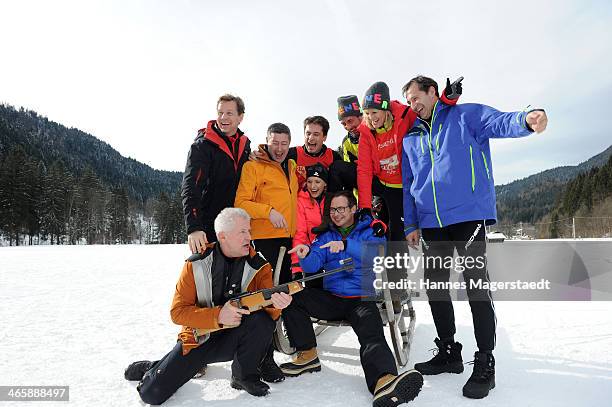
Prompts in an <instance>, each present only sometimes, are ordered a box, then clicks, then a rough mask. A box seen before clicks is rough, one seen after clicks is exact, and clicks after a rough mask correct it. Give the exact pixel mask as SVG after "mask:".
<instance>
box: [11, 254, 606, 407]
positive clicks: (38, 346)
mask: <svg viewBox="0 0 612 407" xmlns="http://www.w3.org/2000/svg"><path fill="white" fill-rule="evenodd" d="M187 255H188V253H187V247H186V245H167V246H166V245H149V246H140V245H137V246H55V247H51V246H34V247H10V248H0V303H1V304H2V306H1V307H0V320H1V321H2V324H1V325H0V338H1V340H0V378H1V379H0V385H69V386H70V405H73V406H105V407H108V406H118V407H125V406H142V405H143V404H142V402H141V401H140V399H139V397H138V394H137V392H136V383H134V382H126V381H125V380H124V379H123V370H124V368H125V367H126V366H127V365H128V364H129V363H130V362H131V361H135V360H141V359H149V358H159V357H161V356H163V354H164V353H165V352H167V351H169V350H170V349H171V347H172V346H173V344H174V343H175V341H176V334H177V331H178V327H177V326H174V325H173V324H172V322H171V321H170V315H169V306H170V302H171V299H172V295H173V293H174V286H175V283H176V279H177V277H178V274H179V271H180V269H181V267H182V263H183V259H184V258H185V257H186V256H187ZM415 308H416V312H417V328H416V333H415V339H414V341H413V345H412V352H411V355H410V365H412V364H414V363H415V361H422V360H425V359H428V358H429V357H431V352H429V349H430V348H432V347H433V342H432V340H433V338H434V336H435V329H434V326H433V323H432V320H431V316H430V313H429V307H428V305H427V303H426V302H423V301H418V302H416V303H415ZM496 309H497V318H498V324H499V325H498V332H497V350H496V352H495V355H496V358H497V387H496V388H495V389H494V390H493V391H492V392H491V394H490V396H489V397H488V398H486V399H484V400H481V401H475V400H469V399H466V398H464V397H463V396H462V395H461V387H462V386H463V384H464V383H465V381H466V380H467V378H468V377H469V375H470V373H471V366H470V365H467V366H466V371H465V372H464V373H463V374H460V375H441V376H434V377H426V378H425V386H424V388H423V390H422V392H421V394H420V395H419V397H417V399H416V400H415V401H414V402H412V403H410V405H414V406H431V407H441V406H458V407H462V406H466V407H467V406H479V407H483V406H495V407H499V406H508V407H518V406H521V407H522V406H537V407H545V406H572V407H577V406H606V405H610V397H611V396H612V319H610V315H612V303H610V302H549V303H545V302H498V303H497V304H496ZM455 310H456V314H457V324H458V334H457V339H458V340H459V341H461V342H462V343H463V345H464V351H463V357H464V359H465V361H468V360H470V357H471V355H472V354H473V352H474V350H475V341H474V338H473V333H472V322H471V315H470V312H469V305H468V303H466V302H460V303H456V305H455ZM319 350H320V351H321V361H322V364H323V369H322V371H321V373H315V374H308V375H306V376H305V377H299V378H293V379H291V378H288V379H287V380H286V381H285V382H283V383H279V384H273V385H272V386H271V387H272V392H271V394H270V395H269V396H268V397H266V398H263V399H258V398H255V397H252V396H249V395H248V394H246V393H244V392H239V391H237V390H233V389H231V388H230V387H229V377H230V370H229V363H223V364H217V365H212V366H210V367H209V370H208V372H207V374H206V376H205V377H204V378H202V379H198V380H191V381H190V382H189V383H187V384H186V385H185V386H184V387H183V388H181V389H180V390H179V391H178V392H177V393H176V394H175V395H174V396H173V397H172V398H171V399H170V400H168V402H167V403H166V404H165V405H166V406H184V407H191V406H193V407H196V406H239V405H248V406H249V407H257V406H261V407H263V406H266V407H268V406H278V407H286V406H332V407H334V406H338V407H340V406H341V407H347V406H369V405H371V395H370V394H369V393H368V391H367V389H366V386H365V380H364V378H363V372H362V370H361V366H360V364H359V353H358V343H357V339H356V337H355V335H354V334H353V333H352V331H351V330H350V329H349V328H331V329H329V330H327V331H326V332H324V333H323V334H322V335H321V337H319ZM276 359H277V361H278V362H282V361H286V360H288V359H289V357H288V356H285V355H280V354H277V355H276ZM43 404H44V405H47V404H45V403H27V402H18V403H3V404H2V405H3V406H4V405H15V406H17V407H20V406H21V407H23V406H27V405H32V406H42V405H43ZM52 404H53V403H52ZM53 405H55V404H53Z"/></svg>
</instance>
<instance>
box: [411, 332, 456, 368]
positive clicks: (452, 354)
mask: <svg viewBox="0 0 612 407" xmlns="http://www.w3.org/2000/svg"><path fill="white" fill-rule="evenodd" d="M434 343H435V344H436V346H437V349H432V350H433V351H434V357H433V358H431V359H430V360H428V361H427V362H421V363H417V364H415V365H414V368H415V369H416V370H418V371H419V372H421V374H423V375H436V374H440V373H461V372H463V358H462V357H461V349H462V348H463V346H461V344H460V343H459V342H442V341H441V340H440V339H438V338H436V339H435V340H434Z"/></svg>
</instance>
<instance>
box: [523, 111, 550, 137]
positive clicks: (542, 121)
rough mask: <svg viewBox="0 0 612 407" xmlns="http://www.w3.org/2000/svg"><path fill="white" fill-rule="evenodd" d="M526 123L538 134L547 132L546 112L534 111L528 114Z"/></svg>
mask: <svg viewBox="0 0 612 407" xmlns="http://www.w3.org/2000/svg"><path fill="white" fill-rule="evenodd" d="M525 121H526V122H527V125H528V126H529V127H530V128H531V130H533V131H535V132H536V133H542V132H543V131H544V130H546V125H547V124H548V117H547V116H546V112H545V111H544V110H540V109H538V110H532V111H531V112H529V113H527V117H526V118H525Z"/></svg>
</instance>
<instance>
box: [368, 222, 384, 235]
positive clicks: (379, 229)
mask: <svg viewBox="0 0 612 407" xmlns="http://www.w3.org/2000/svg"><path fill="white" fill-rule="evenodd" d="M370 227H371V228H372V231H373V232H374V236H376V237H383V236H384V235H385V233H387V225H385V222H383V221H382V220H380V219H374V220H373V221H372V223H370Z"/></svg>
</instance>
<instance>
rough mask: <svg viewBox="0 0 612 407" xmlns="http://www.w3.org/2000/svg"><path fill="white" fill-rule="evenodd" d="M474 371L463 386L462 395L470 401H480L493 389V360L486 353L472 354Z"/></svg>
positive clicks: (491, 356)
mask: <svg viewBox="0 0 612 407" xmlns="http://www.w3.org/2000/svg"><path fill="white" fill-rule="evenodd" d="M468 363H470V364H471V363H473V364H474V371H473V372H472V375H471V376H470V378H469V379H468V381H467V383H465V386H463V395H464V396H465V397H468V398H471V399H482V398H485V397H487V396H488V395H489V390H491V389H493V388H495V358H494V357H493V354H491V353H486V352H476V353H474V361H473V362H468Z"/></svg>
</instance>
